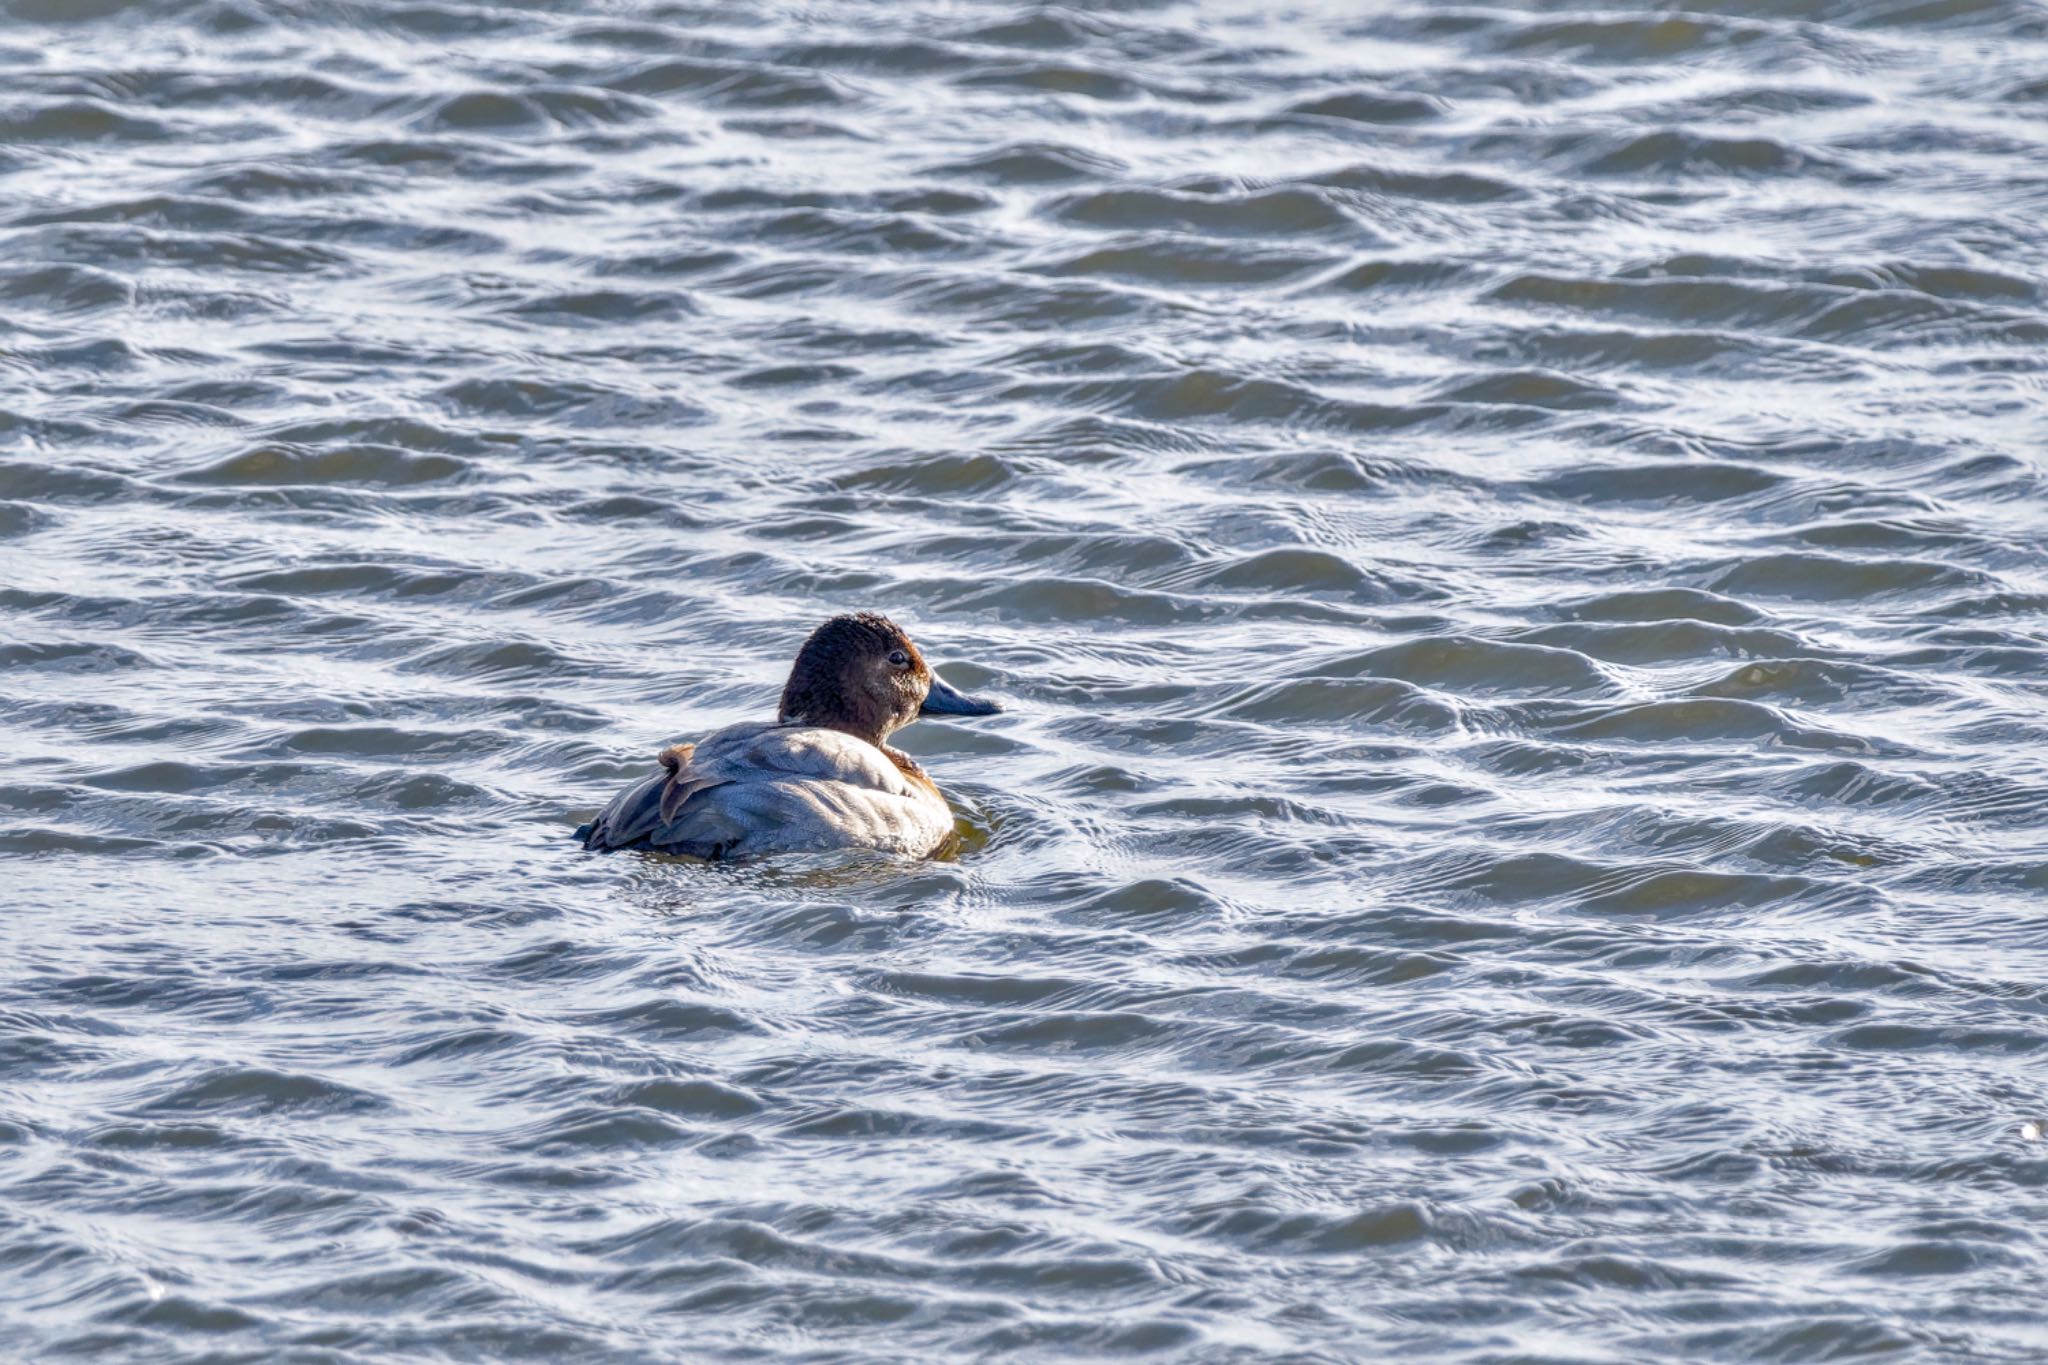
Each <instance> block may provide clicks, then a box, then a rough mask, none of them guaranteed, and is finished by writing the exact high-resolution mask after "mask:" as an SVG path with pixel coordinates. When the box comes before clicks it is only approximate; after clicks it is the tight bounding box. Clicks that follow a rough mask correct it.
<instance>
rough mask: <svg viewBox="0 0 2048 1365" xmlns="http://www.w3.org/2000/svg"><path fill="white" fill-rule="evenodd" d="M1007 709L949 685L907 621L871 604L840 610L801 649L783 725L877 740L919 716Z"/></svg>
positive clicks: (785, 696)
mask: <svg viewBox="0 0 2048 1365" xmlns="http://www.w3.org/2000/svg"><path fill="white" fill-rule="evenodd" d="M1002 709H1003V708H1002V707H1001V706H999V705H997V704H996V703H995V702H993V701H989V700H987V699H986V698H983V697H970V696H967V695H965V694H964V693H962V692H959V691H958V690H956V689H954V688H953V687H951V686H949V685H948V684H947V683H946V682H945V680H944V679H942V678H940V677H939V675H938V674H936V673H934V672H932V670H931V666H930V665H929V664H927V663H926V662H925V661H924V656H923V655H922V654H919V653H918V652H917V646H916V645H914V644H912V643H911V642H910V637H909V636H908V635H906V634H904V633H903V627H901V626H899V625H897V624H896V623H895V622H894V621H891V620H890V619H889V618H888V617H886V616H883V615H880V614H879V613H876V612H872V611H863V612H856V613H855V614H853V615H851V616H835V617H833V618H832V619H831V620H829V621H827V622H826V623H825V624H824V625H822V626H819V627H818V628H817V629H816V630H814V631H812V632H811V636H810V638H809V639H808V640H805V641H804V644H803V648H802V649H799V650H798V651H797V652H796V663H795V664H793V665H792V666H791V667H790V670H789V681H788V682H787V683H785V684H784V685H783V688H782V705H781V706H780V707H779V708H778V709H777V711H776V713H775V718H776V719H777V720H778V721H780V722H782V723H783V724H785V725H792V724H795V725H821V726H824V727H826V728H827V729H832V730H844V731H845V732H846V733H847V734H849V735H857V736H859V737H860V738H861V739H864V740H866V741H868V743H870V744H875V745H879V744H881V743H882V742H883V741H884V740H886V739H887V738H888V737H889V735H890V732H892V731H894V730H900V729H901V728H903V727H904V726H906V725H908V724H910V722H912V721H914V720H916V719H917V718H918V717H919V716H931V715H942V716H986V715H991V714H993V713H994V712H997V711H1000V710H1002Z"/></svg>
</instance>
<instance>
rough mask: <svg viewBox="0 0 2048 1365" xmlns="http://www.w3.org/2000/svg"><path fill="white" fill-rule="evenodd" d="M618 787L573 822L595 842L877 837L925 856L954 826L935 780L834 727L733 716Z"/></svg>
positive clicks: (753, 847)
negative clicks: (587, 816)
mask: <svg viewBox="0 0 2048 1365" xmlns="http://www.w3.org/2000/svg"><path fill="white" fill-rule="evenodd" d="M663 761H664V764H666V765H667V766H665V767H664V768H663V769H661V770H660V771H657V772H655V773H654V774H652V775H651V776H649V777H647V778H646V779H645V780H643V781H641V782H639V783H637V784H635V785H634V786H632V787H629V788H627V789H626V790H625V791H623V792H621V793H620V794H619V795H618V796H617V797H616V798H614V799H613V801H612V803H611V804H610V805H608V806H606V807H605V808H604V810H603V811H602V812H601V813H600V814H599V815H598V817H597V819H596V820H594V821H592V822H591V823H590V824H589V825H586V826H585V827H584V828H583V829H581V830H579V831H578V833H579V834H580V835H581V836H582V838H583V846H584V847H585V848H590V849H614V848H652V849H657V850H660V851H662V852H665V853H687V854H691V855H694V856H696V857H699V858H733V857H750V856H754V855H757V854H763V853H787V852H795V851H799V850H806V849H835V848H873V849H881V850H884V851H887V852H893V853H907V854H913V855H922V854H926V853H930V852H932V851H933V850H935V849H937V848H938V847H939V846H940V845H941V844H943V843H944V842H945V840H946V839H947V838H948V837H949V836H950V835H951V834H952V832H953V816H952V812H951V811H950V810H949V809H947V806H946V803H945V800H944V798H942V797H941V796H940V795H939V794H938V792H937V791H936V790H935V789H934V788H932V787H931V785H930V784H929V783H928V782H924V781H922V780H921V779H916V778H913V777H911V776H910V775H908V774H906V773H905V772H904V771H903V770H902V769H900V768H898V767H897V766H896V764H895V763H894V762H893V761H892V760H891V759H890V758H889V756H888V755H887V754H885V753H883V752H882V751H881V750H880V749H878V748H876V747H875V746H874V745H872V744H869V743H868V742H867V741H865V740H861V739H856V738H854V737H853V736H852V735H849V734H845V733H843V732H841V731H838V730H827V729H821V728H817V727H812V726H793V725H775V724H765V725H755V724H748V725H731V726H727V727H726V728H725V729H723V730H720V731H718V732H717V733H715V734H712V735H710V736H708V737H706V738H705V739H704V740H703V741H701V742H700V743H698V744H697V745H696V746H695V747H694V748H691V747H689V746H679V747H678V748H677V749H673V750H670V751H669V754H668V755H665V756H664V759H663Z"/></svg>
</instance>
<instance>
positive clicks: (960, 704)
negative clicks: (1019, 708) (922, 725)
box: [917, 673, 1003, 716]
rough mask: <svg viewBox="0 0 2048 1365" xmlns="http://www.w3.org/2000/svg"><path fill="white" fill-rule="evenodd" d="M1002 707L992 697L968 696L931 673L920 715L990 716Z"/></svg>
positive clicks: (918, 712)
mask: <svg viewBox="0 0 2048 1365" xmlns="http://www.w3.org/2000/svg"><path fill="white" fill-rule="evenodd" d="M1002 709H1003V704H1002V703H1001V702H999V701H997V700H995V699H994V698H993V697H970V696H968V695H967V694H966V693H965V692H962V691H961V690H960V689H959V688H957V687H955V686H953V684H951V683H949V682H947V681H946V680H945V679H944V678H941V677H940V676H939V675H938V674H936V673H934V674H932V690H931V691H930V692H927V693H926V694H925V698H924V705H923V706H921V707H919V708H918V710H917V714H919V715H920V716H992V715H994V714H995V713H996V712H998V711H1000V710H1002Z"/></svg>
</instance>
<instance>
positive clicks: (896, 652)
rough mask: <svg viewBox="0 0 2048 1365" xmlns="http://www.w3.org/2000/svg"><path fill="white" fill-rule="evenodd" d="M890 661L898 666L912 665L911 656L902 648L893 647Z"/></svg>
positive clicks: (892, 664) (894, 665) (890, 652)
mask: <svg viewBox="0 0 2048 1365" xmlns="http://www.w3.org/2000/svg"><path fill="white" fill-rule="evenodd" d="M889 663H890V664H891V666H893V667H896V668H908V667H910V656H909V655H908V654H905V653H904V652H903V651H902V650H900V649H892V650H890V651H889Z"/></svg>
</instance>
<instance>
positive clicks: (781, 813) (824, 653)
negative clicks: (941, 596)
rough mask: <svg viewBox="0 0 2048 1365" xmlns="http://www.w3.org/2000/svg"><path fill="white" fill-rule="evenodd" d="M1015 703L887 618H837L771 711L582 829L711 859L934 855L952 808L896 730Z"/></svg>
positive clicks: (597, 837)
mask: <svg viewBox="0 0 2048 1365" xmlns="http://www.w3.org/2000/svg"><path fill="white" fill-rule="evenodd" d="M1002 709H1003V708H1002V706H1001V704H1000V703H998V702H996V701H993V700H991V699H989V698H986V697H973V696H968V695H967V694H966V693H964V692H961V691H960V690H959V689H957V688H955V687H953V686H952V685H951V684H950V683H948V682H946V681H945V679H943V678H941V677H939V675H938V674H937V673H934V672H933V671H932V668H931V665H929V664H927V663H926V662H925V659H924V655H923V654H921V653H920V652H919V651H918V648H917V646H916V645H915V644H913V643H911V639H910V636H909V634H908V633H907V632H905V631H904V629H903V627H901V626H899V625H897V624H896V623H895V622H894V621H892V620H890V619H889V618H888V617H886V616H883V615H881V614H880V613H878V612H866V611H864V612H855V613H852V614H850V615H845V616H835V617H833V618H832V619H831V620H829V621H827V622H825V623H824V624H823V625H821V626H819V627H818V628H817V629H816V630H814V631H812V632H811V633H810V635H809V637H808V638H806V639H805V640H804V642H803V646H802V647H801V648H800V649H798V650H797V654H796V662H795V663H793V664H792V665H791V666H790V670H789V680H788V682H786V683H785V684H784V685H783V688H782V700H781V702H780V704H779V705H778V706H777V707H776V712H775V719H774V720H773V721H772V722H743V723H741V724H738V725H728V726H726V727H725V728H724V729H723V730H718V731H715V732H713V733H712V734H709V735H706V736H705V737H704V738H702V739H700V740H698V741H697V742H696V743H694V744H677V745H674V746H672V747H670V748H667V749H664V750H663V751H662V752H661V754H660V755H659V756H658V760H657V761H658V763H659V766H658V768H657V769H656V770H655V771H654V772H652V773H650V774H649V775H648V776H646V777H644V778H642V779H641V780H640V781H638V782H636V783H634V784H633V785H632V786H630V787H628V788H626V789H625V790H624V791H622V792H620V793H619V794H618V795H617V796H616V797H614V798H612V801H611V804H610V805H608V806H606V807H605V808H604V809H603V810H602V811H601V812H599V814H598V817H597V818H596V819H595V820H593V821H591V822H590V823H589V824H587V825H584V826H582V827H581V828H579V829H578V830H577V831H576V837H577V838H578V839H580V840H581V841H582V843H583V847H584V848H585V849H587V850H591V851H593V852H598V851H609V850H613V849H627V848H633V849H650V850H653V851H655V852H659V853H679V854H686V855H688V856H691V857H695V858H703V859H706V860H710V861H727V860H734V859H741V858H756V857H761V856H763V855H768V854H776V853H795V852H820V851H830V850H838V849H874V850H878V851H880V852H884V853H895V854H902V855H906V856H909V857H915V858H925V857H930V856H931V855H932V854H934V853H936V852H939V851H940V850H941V849H943V848H944V847H945V846H946V845H948V844H949V843H950V842H951V841H952V840H953V837H954V827H953V810H952V807H950V806H948V805H947V804H946V798H945V797H944V796H943V795H942V794H941V793H940V791H939V788H938V785H937V784H936V783H934V782H933V781H932V779H931V777H930V776H929V775H928V774H927V773H926V772H925V770H924V769H923V767H921V766H920V765H919V764H918V762H917V760H915V759H913V758H912V757H911V756H910V755H908V754H906V753H904V752H903V751H902V750H900V749H896V748H892V747H890V744H889V736H890V735H892V734H894V733H895V732H896V731H898V730H900V729H902V728H903V727H904V726H906V725H908V724H910V723H911V722H912V721H914V720H917V719H919V718H920V717H923V716H987V715H993V714H995V713H996V712H998V711H1001V710H1002Z"/></svg>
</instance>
